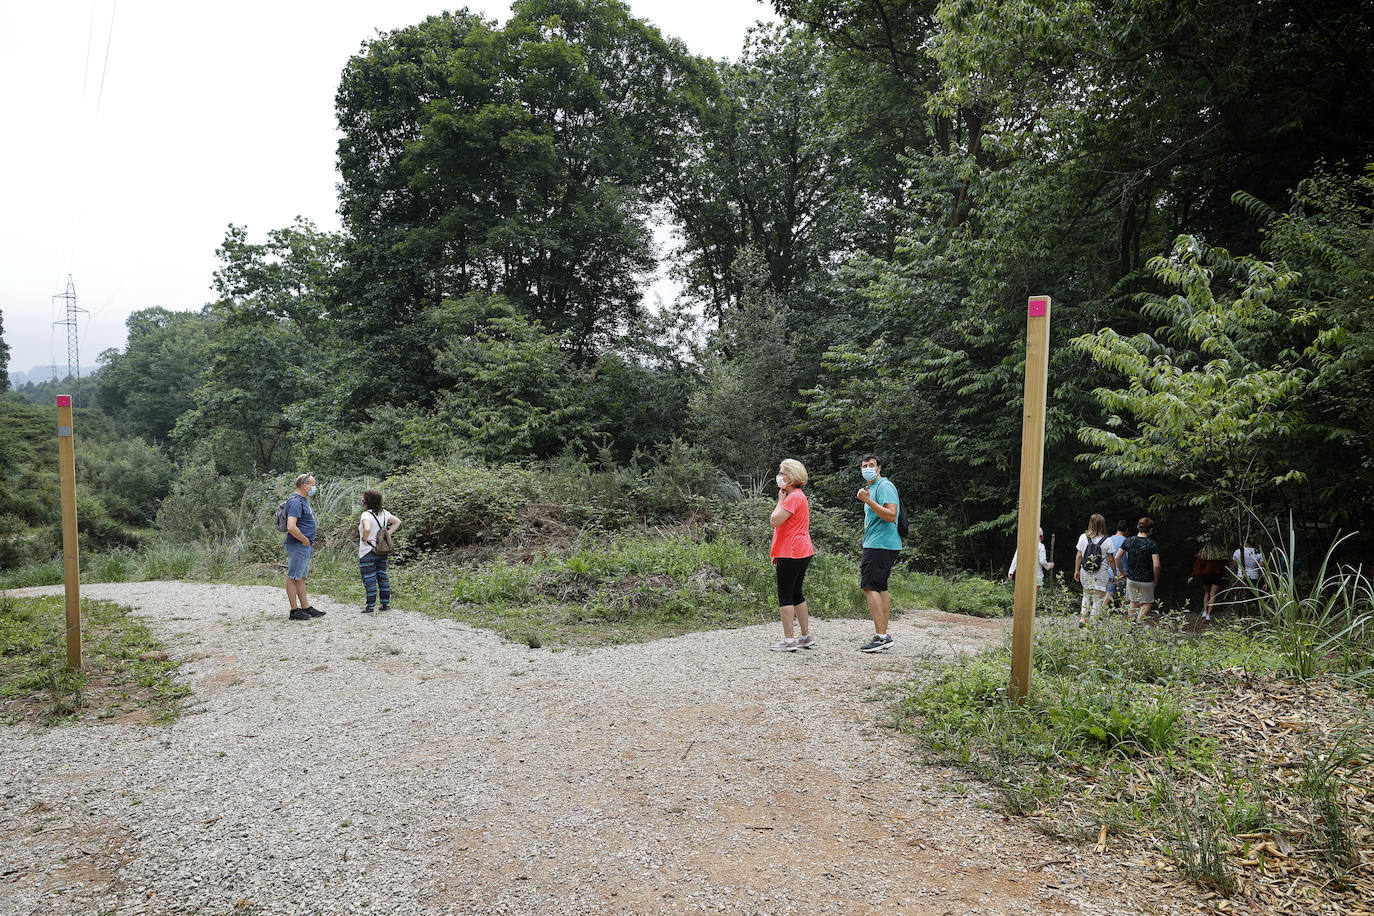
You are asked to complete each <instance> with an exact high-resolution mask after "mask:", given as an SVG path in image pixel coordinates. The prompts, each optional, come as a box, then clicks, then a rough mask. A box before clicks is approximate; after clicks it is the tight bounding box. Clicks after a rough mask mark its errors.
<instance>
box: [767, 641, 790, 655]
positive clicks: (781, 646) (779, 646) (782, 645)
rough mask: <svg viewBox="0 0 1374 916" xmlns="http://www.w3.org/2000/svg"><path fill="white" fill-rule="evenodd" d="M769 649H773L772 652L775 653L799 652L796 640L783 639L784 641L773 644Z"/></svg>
mask: <svg viewBox="0 0 1374 916" xmlns="http://www.w3.org/2000/svg"><path fill="white" fill-rule="evenodd" d="M768 648H769V649H771V650H772V651H774V652H796V651H797V640H795V639H782V640H779V641H778V642H775V643H773V644H772V645H771V646H769V647H768Z"/></svg>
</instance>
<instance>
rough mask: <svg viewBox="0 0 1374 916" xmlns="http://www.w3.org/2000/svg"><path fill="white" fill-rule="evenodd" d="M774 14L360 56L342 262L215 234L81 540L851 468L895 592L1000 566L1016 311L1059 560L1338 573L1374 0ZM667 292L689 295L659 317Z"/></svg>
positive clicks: (150, 356)
mask: <svg viewBox="0 0 1374 916" xmlns="http://www.w3.org/2000/svg"><path fill="white" fill-rule="evenodd" d="M774 7H775V9H776V11H777V12H778V13H779V14H780V16H781V17H783V20H784V24H782V25H778V26H760V27H758V28H757V29H755V30H754V31H753V32H752V33H751V34H750V36H749V38H748V40H747V42H746V44H745V46H744V47H743V48H742V50H741V51H740V53H739V55H738V57H737V58H736V59H734V60H728V61H717V60H711V59H704V58H700V57H697V56H694V55H693V54H691V53H689V52H688V50H687V49H686V48H685V46H684V45H683V44H682V43H681V42H679V41H676V40H674V39H672V38H670V37H666V36H664V35H662V34H661V33H660V32H659V31H658V30H657V29H656V28H655V27H654V26H653V25H651V24H650V23H647V22H644V21H642V20H639V19H636V18H634V17H633V16H632V15H631V14H630V12H629V10H628V9H627V8H626V7H625V6H624V5H623V4H622V3H620V2H617V0H517V2H515V3H514V5H513V14H512V16H511V18H510V19H509V20H508V21H507V22H506V23H505V24H499V23H497V22H494V21H491V20H488V19H485V18H483V17H482V16H479V15H477V14H474V13H471V12H468V11H466V10H460V11H458V12H453V13H445V14H443V15H438V16H434V17H431V18H429V19H426V20H425V21H424V22H421V23H417V24H415V25H413V26H410V27H407V28H402V29H399V30H396V31H394V32H391V33H388V34H384V35H380V36H378V37H376V38H374V39H372V40H369V41H368V42H366V43H365V44H364V46H363V47H362V49H361V50H360V52H359V53H358V54H357V55H356V56H354V57H353V58H352V59H351V60H350V61H349V63H348V65H347V67H346V68H345V69H344V71H343V73H342V76H341V79H340V82H339V88H338V93H337V97H336V107H337V117H338V125H339V127H340V129H341V131H342V139H341V141H340V143H339V149H338V169H339V173H340V213H341V216H342V222H343V228H342V230H341V231H340V232H337V233H334V232H325V231H321V230H320V229H318V228H317V227H316V226H315V225H313V224H312V223H311V222H309V221H307V220H303V219H302V220H298V221H297V222H295V223H294V224H292V225H290V226H284V227H278V228H269V229H266V230H263V229H262V228H260V227H254V229H255V231H250V229H249V227H246V226H239V225H231V226H229V228H228V230H227V232H226V234H225V237H224V241H223V244H222V245H221V247H220V248H219V249H218V256H219V258H220V267H219V270H218V271H217V272H216V273H215V276H214V288H215V290H216V292H217V298H216V299H215V301H213V302H211V303H209V304H207V305H206V306H205V307H204V308H203V309H202V310H200V311H195V312H179V311H169V310H166V309H163V308H155V307H150V308H146V309H143V310H141V311H139V312H137V313H135V314H134V315H132V316H131V317H130V318H129V321H128V343H127V346H126V347H125V348H124V349H122V350H118V351H110V352H107V353H105V354H103V355H102V357H101V364H102V367H101V370H100V372H99V373H98V374H97V375H96V376H95V378H93V379H90V380H83V390H82V392H81V396H80V398H79V400H80V403H82V404H83V405H85V409H84V410H83V411H82V412H81V413H80V415H79V423H80V424H81V429H82V434H83V436H84V439H83V440H82V445H83V454H84V457H83V471H82V474H83V480H84V481H86V483H87V484H88V485H89V486H88V488H87V493H86V495H85V496H83V500H85V502H84V503H83V505H82V518H83V525H84V526H85V527H86V533H87V535H88V536H90V537H92V538H94V539H95V543H103V544H117V543H136V542H137V540H138V539H139V538H140V537H142V536H144V535H143V534H142V533H143V532H148V531H156V530H157V527H158V525H159V512H160V511H161V525H162V528H163V530H164V531H165V530H167V529H168V527H169V526H172V527H173V528H174V526H176V525H180V524H183V523H184V520H185V519H186V518H188V517H195V518H198V519H200V520H205V519H209V518H213V517H219V516H218V515H217V513H221V514H223V515H224V517H229V516H231V515H232V514H233V512H235V511H237V507H238V506H239V504H240V501H241V500H242V498H243V494H244V493H245V492H247V491H248V490H251V489H253V488H254V487H259V488H260V487H261V485H262V483H261V482H262V481H264V480H270V479H275V478H278V477H280V476H281V475H284V474H292V475H294V474H295V473H297V472H299V471H304V470H310V471H312V472H314V473H315V474H316V475H318V476H320V477H322V478H325V477H348V478H368V479H372V480H380V479H383V478H391V479H393V480H396V479H400V478H403V477H406V476H412V477H414V478H417V479H425V478H429V479H440V478H438V477H437V476H436V475H437V474H438V472H437V471H436V469H438V468H447V469H450V470H451V469H452V468H455V467H472V468H482V467H487V468H492V467H505V466H517V465H518V466H521V467H523V468H526V469H533V468H540V467H551V466H554V465H558V466H560V467H568V466H577V467H586V468H597V469H601V470H602V471H606V470H609V469H614V468H631V467H632V468H635V469H638V471H637V472H639V473H642V474H644V475H646V476H645V477H644V479H645V480H649V479H650V478H649V477H648V476H647V475H648V473H649V472H648V471H647V470H646V469H649V468H652V467H653V466H655V465H656V464H659V463H664V462H671V463H673V464H674V466H676V467H679V468H681V467H691V468H694V469H697V471H694V472H693V474H689V475H685V476H684V475H678V477H676V478H674V479H675V480H681V479H691V480H695V481H700V482H701V483H700V485H699V486H697V485H696V484H694V485H693V486H695V487H696V489H698V490H701V491H703V492H704V491H709V490H711V488H712V487H716V489H717V490H719V491H727V490H730V489H731V488H733V491H734V492H739V493H744V494H747V493H750V492H758V491H760V490H762V489H763V486H764V484H763V482H764V481H766V480H769V479H771V477H772V474H773V472H774V469H775V468H776V466H777V463H778V461H779V460H780V459H781V458H783V457H796V458H799V459H801V460H802V461H803V462H804V463H805V464H806V465H807V466H808V468H810V469H811V476H812V480H813V481H814V483H813V487H812V488H813V490H814V491H815V494H816V498H817V499H818V500H820V501H821V502H822V503H828V504H829V505H831V506H832V507H839V508H841V509H849V510H852V511H853V512H854V514H855V516H856V517H857V509H856V508H853V506H852V499H853V490H854V488H855V487H856V485H857V482H858V478H857V474H856V466H857V459H858V457H859V456H861V455H862V454H864V453H867V452H870V451H871V452H876V453H877V454H878V455H879V456H880V457H881V458H882V460H883V463H884V466H885V470H886V472H887V473H888V475H889V476H890V477H891V478H892V479H893V480H894V481H895V482H896V483H897V485H898V486H899V488H900V490H901V493H902V496H903V498H904V500H905V502H906V505H907V508H908V511H909V514H910V516H911V519H912V528H913V536H912V539H911V543H912V545H913V547H912V551H911V559H912V562H914V563H918V564H920V565H923V566H925V567H926V568H927V569H942V570H949V569H971V570H980V571H982V572H984V573H987V572H988V571H990V570H993V569H999V570H1000V569H1001V568H1002V567H1003V566H1004V565H1005V562H1006V560H1007V559H1008V558H1009V556H1010V544H1011V536H1012V532H1013V530H1014V526H1015V510H1016V503H1017V499H1016V497H1017V487H1018V477H1017V475H1018V467H1017V460H1018V459H1017V456H1018V455H1019V443H1020V434H1021V424H1020V398H1021V384H1022V377H1021V373H1022V364H1023V361H1024V352H1025V318H1024V316H1025V302H1026V298H1027V296H1029V295H1035V294H1043V295H1049V296H1051V297H1052V298H1053V301H1054V313H1053V329H1052V331H1053V341H1052V348H1053V349H1052V357H1051V393H1050V404H1049V411H1050V413H1049V421H1048V441H1047V458H1046V487H1045V502H1044V520H1045V528H1046V530H1047V532H1049V531H1056V532H1061V533H1063V534H1064V535H1065V537H1064V538H1061V539H1060V541H1061V543H1062V542H1067V543H1069V544H1072V538H1071V537H1070V534H1073V535H1076V533H1077V532H1078V531H1081V530H1082V528H1083V525H1084V522H1085V520H1086V518H1087V516H1088V515H1089V514H1090V513H1093V512H1101V513H1103V514H1104V515H1106V516H1107V517H1108V519H1109V520H1112V521H1114V520H1115V519H1117V518H1130V519H1134V518H1136V517H1138V516H1140V515H1142V514H1146V513H1149V514H1151V515H1153V516H1155V518H1156V519H1158V520H1159V521H1160V528H1159V540H1160V541H1161V543H1162V545H1163V546H1164V553H1165V555H1166V556H1165V565H1166V578H1167V577H1182V576H1186V575H1187V571H1186V567H1188V566H1189V565H1190V561H1191V556H1192V553H1193V552H1194V551H1195V550H1196V549H1197V546H1198V545H1199V544H1200V542H1201V541H1202V540H1205V539H1208V538H1216V539H1218V540H1221V541H1223V542H1229V543H1231V544H1232V545H1234V542H1235V541H1236V539H1237V538H1238V537H1239V536H1240V533H1241V532H1242V531H1243V530H1248V529H1250V528H1253V527H1255V526H1257V525H1259V524H1261V523H1263V524H1268V525H1273V524H1274V523H1275V520H1281V521H1282V523H1283V524H1284V525H1287V523H1288V519H1289V518H1290V517H1291V519H1292V520H1293V523H1294V526H1295V528H1296V529H1297V530H1298V531H1299V532H1300V533H1301V535H1302V538H1303V541H1304V545H1303V549H1305V550H1312V551H1317V552H1320V551H1323V550H1324V549H1325V547H1326V546H1327V544H1328V543H1329V542H1330V540H1331V538H1332V536H1333V535H1334V534H1335V533H1336V532H1337V531H1338V530H1344V531H1352V530H1355V531H1361V532H1364V531H1368V530H1369V528H1370V526H1369V524H1368V522H1369V518H1368V517H1367V516H1368V515H1369V512H1370V507H1371V497H1372V496H1374V463H1371V459H1370V457H1369V456H1370V455H1371V453H1374V410H1371V404H1374V327H1372V326H1371V318H1374V166H1372V165H1371V163H1374V95H1371V93H1370V92H1369V91H1368V89H1369V87H1370V86H1371V85H1374V16H1371V14H1370V10H1369V7H1368V4H1367V3H1366V2H1363V0H1333V2H1329V3H1323V4H1311V3H1305V2H1296V0H1295V2H1281V0H1274V2H1255V0H1184V2H1169V3H1164V2H1159V0H1131V2H1124V3H1084V2H1069V0H1051V2H1030V0H996V2H987V0H980V2H971V0H941V2H914V0H913V2H900V0H776V2H775V3H774ZM657 227H671V228H672V230H673V232H674V241H673V242H672V244H670V245H668V246H666V247H665V246H663V245H661V244H658V243H656V241H655V238H656V237H655V230H656V228H657ZM661 262H666V264H667V266H668V269H669V270H670V271H671V275H672V276H673V277H674V278H675V279H676V280H677V282H678V283H679V284H680V286H681V289H682V295H681V297H680V298H679V299H678V301H675V302H659V303H650V302H647V301H646V296H645V289H646V287H647V284H648V280H649V278H650V277H651V276H652V274H653V272H654V271H655V270H657V269H658V268H659V265H660V263H661ZM7 356H8V354H7V353H6V352H5V351H4V350H0V373H2V370H3V367H4V365H5V361H6V359H5V358H6V357H7ZM0 387H3V388H7V387H8V379H7V377H6V376H5V375H3V374H0ZM54 391H55V387H54V386H53V385H52V384H51V383H49V384H48V385H46V386H38V385H28V386H25V389H24V390H23V391H21V392H16V393H14V394H11V395H8V396H7V397H6V400H5V402H4V410H5V411H6V413H7V417H6V423H7V425H8V426H9V428H10V429H11V430H15V431H20V432H23V431H24V430H29V431H31V432H32V435H33V437H37V440H38V441H41V442H43V443H47V442H48V441H49V435H50V431H49V429H48V427H49V426H50V420H51V418H50V415H49V413H48V412H46V408H47V405H50V404H51V403H52V402H51V395H52V394H53V393H54ZM24 395H27V400H28V403H27V404H26V403H25V400H24V397H22V396H24ZM35 405H41V406H35ZM0 441H3V443H4V444H3V445H0V521H2V523H3V524H4V525H5V526H6V528H7V530H9V531H15V530H19V529H21V528H25V527H30V528H32V527H40V526H44V525H50V524H51V522H52V519H53V513H54V511H55V503H54V498H53V492H52V485H51V483H49V482H45V481H47V478H44V477H41V475H39V474H38V472H37V471H35V470H34V456H35V455H36V454H37V452H36V451H35V450H34V449H35V448H36V446H35V447H33V448H31V447H30V445H29V444H28V443H30V441H31V439H30V437H27V435H12V436H7V437H5V438H4V439H3V440H0ZM702 469H708V470H709V473H708V472H707V471H706V470H702ZM26 475H28V476H26ZM442 479H448V475H447V474H445V475H444V477H443V478H442ZM713 481H714V482H713ZM688 495H689V496H692V495H702V494H688ZM707 495H709V494H707ZM684 498H685V497H684ZM671 502H672V497H671V495H670V494H669V495H664V496H663V497H661V498H660V499H659V500H658V501H657V502H656V503H652V504H654V505H659V504H667V503H671ZM188 506H195V508H194V509H190V508H188ZM221 510H222V512H221ZM174 530H175V528H174ZM206 530H209V529H208V528H207V529H206ZM210 533H215V532H214V531H211V532H210ZM4 543H5V544H6V547H5V549H4V550H3V551H0V563H3V564H6V565H15V564H19V563H22V562H25V561H27V560H31V559H34V558H35V557H37V556H39V555H41V554H42V553H43V552H44V551H51V550H53V549H54V548H55V540H54V539H52V538H48V539H42V538H39V539H35V540H31V541H29V542H25V543H23V544H21V543H19V542H16V541H14V540H13V539H12V538H11V539H7V540H6V541H5V542H4ZM1369 544H1370V541H1369V540H1368V538H1365V539H1364V540H1359V541H1354V542H1351V543H1350V546H1349V547H1348V549H1351V550H1357V551H1362V552H1364V553H1368V545H1369ZM1069 549H1070V550H1071V547H1070V548H1069ZM1185 558H1187V559H1185Z"/></svg>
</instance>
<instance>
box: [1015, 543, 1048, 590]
mask: <svg viewBox="0 0 1374 916" xmlns="http://www.w3.org/2000/svg"><path fill="white" fill-rule="evenodd" d="M1039 559H1040V562H1039V563H1037V564H1036V570H1035V584H1036V585H1044V584H1045V570H1047V569H1049V568H1050V561H1049V560H1048V559H1046V558H1045V542H1044V541H1041V542H1040V558H1039ZM1007 575H1009V576H1014V575H1016V554H1012V555H1011V568H1010V569H1008V570H1007Z"/></svg>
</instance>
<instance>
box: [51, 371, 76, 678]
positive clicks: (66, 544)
mask: <svg viewBox="0 0 1374 916" xmlns="http://www.w3.org/2000/svg"><path fill="white" fill-rule="evenodd" d="M57 464H58V474H59V476H60V477H61V479H62V578H63V581H64V582H65V583H66V591H67V667H68V668H80V667H81V562H80V557H79V556H78V547H79V544H78V541H77V536H76V448H75V437H74V436H73V435H72V398H71V395H69V394H59V395H58V396H57Z"/></svg>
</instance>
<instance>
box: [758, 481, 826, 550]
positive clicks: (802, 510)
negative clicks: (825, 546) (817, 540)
mask: <svg viewBox="0 0 1374 916" xmlns="http://www.w3.org/2000/svg"><path fill="white" fill-rule="evenodd" d="M782 507H783V508H784V509H786V510H787V511H788V512H791V513H792V515H791V516H790V517H789V518H788V519H787V521H785V522H783V523H782V524H781V525H779V526H778V527H776V528H774V529H773V547H772V549H770V550H769V551H768V555H769V556H770V557H773V558H778V557H786V558H789V559H793V560H799V559H801V558H802V557H809V556H811V555H812V554H813V553H815V552H816V550H815V548H813V547H812V546H811V509H810V506H809V505H808V504H807V502H806V494H805V493H803V492H802V491H801V490H793V491H792V492H791V493H788V494H787V495H786V496H784V497H783V498H782Z"/></svg>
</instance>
